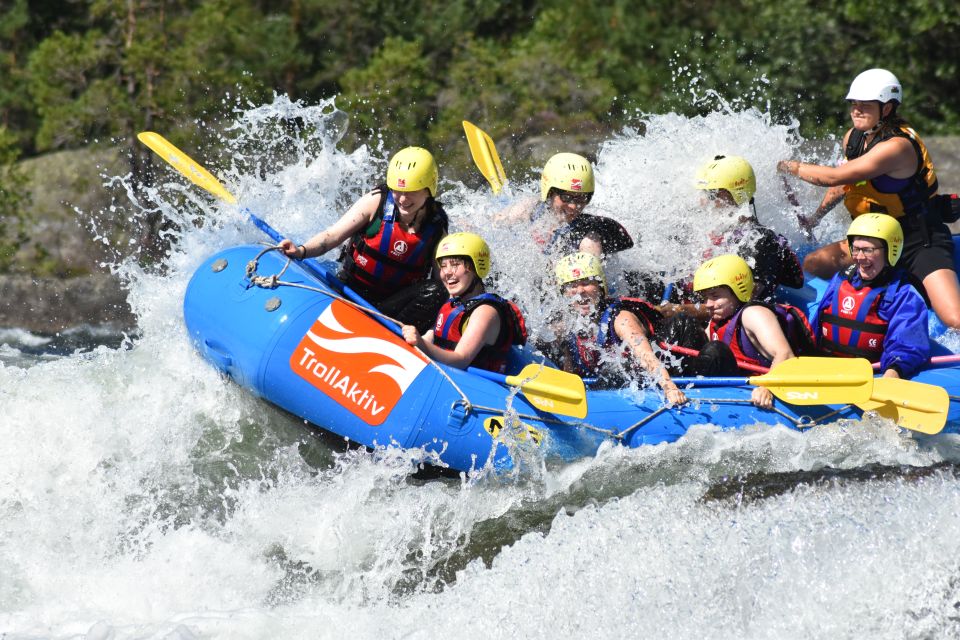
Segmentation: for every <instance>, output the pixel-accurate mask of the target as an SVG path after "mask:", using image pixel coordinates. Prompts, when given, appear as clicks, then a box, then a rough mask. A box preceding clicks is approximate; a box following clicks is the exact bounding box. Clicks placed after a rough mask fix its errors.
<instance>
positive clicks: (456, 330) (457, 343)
mask: <svg viewBox="0 0 960 640" xmlns="http://www.w3.org/2000/svg"><path fill="white" fill-rule="evenodd" d="M436 260H437V266H438V267H439V273H440V279H441V281H442V282H443V286H444V287H446V290H447V293H448V294H449V295H450V298H449V300H447V301H446V303H444V305H443V306H442V307H441V308H440V310H439V311H438V312H437V317H436V321H435V322H434V326H433V329H431V330H429V331H427V332H426V333H425V334H423V335H421V332H420V331H418V330H417V328H416V327H414V326H412V325H405V326H404V327H403V337H404V339H405V340H406V341H407V342H408V343H409V344H411V345H414V346H416V347H419V348H420V349H421V350H422V351H423V352H424V353H426V354H427V355H428V356H430V357H431V358H433V359H434V360H437V361H439V362H443V363H444V364H448V365H450V366H452V367H457V368H459V369H466V368H467V367H469V366H471V365H472V366H475V367H479V368H481V369H487V370H489V371H496V372H498V373H506V368H507V359H508V356H509V353H510V348H511V347H512V346H513V345H515V344H516V345H523V344H524V343H525V342H526V340H527V330H526V327H525V325H524V321H523V315H522V314H521V312H520V309H518V308H517V306H516V305H515V304H513V303H512V302H509V301H508V300H505V299H504V298H501V297H500V296H498V295H496V294H493V293H488V292H487V291H486V290H485V289H484V286H483V278H484V277H486V275H487V274H488V273H489V272H490V248H489V247H488V246H487V243H486V241H484V239H483V238H481V237H480V236H478V235H476V234H474V233H454V234H451V235H449V236H447V237H446V238H444V239H443V241H442V242H441V243H440V246H439V247H437V256H436Z"/></svg>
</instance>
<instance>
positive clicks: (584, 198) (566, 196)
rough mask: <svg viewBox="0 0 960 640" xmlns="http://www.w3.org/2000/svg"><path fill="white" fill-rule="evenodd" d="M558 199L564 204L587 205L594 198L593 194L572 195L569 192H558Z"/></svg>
mask: <svg viewBox="0 0 960 640" xmlns="http://www.w3.org/2000/svg"><path fill="white" fill-rule="evenodd" d="M557 197H558V198H560V202H562V203H564V204H587V203H589V202H590V200H591V199H592V198H593V194H592V193H571V192H569V191H558V192H557Z"/></svg>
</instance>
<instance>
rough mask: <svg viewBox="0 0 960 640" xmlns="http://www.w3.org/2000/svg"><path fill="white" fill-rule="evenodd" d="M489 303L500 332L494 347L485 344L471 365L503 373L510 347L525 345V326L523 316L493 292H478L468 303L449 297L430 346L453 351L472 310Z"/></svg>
mask: <svg viewBox="0 0 960 640" xmlns="http://www.w3.org/2000/svg"><path fill="white" fill-rule="evenodd" d="M484 304H488V305H490V306H492V307H493V308H494V309H496V310H497V313H498V314H499V315H500V333H499V334H498V335H497V341H496V342H495V343H494V344H486V345H483V347H482V348H481V349H480V352H479V353H478V354H477V355H476V357H475V358H474V359H473V362H472V363H471V366H474V367H477V368H479V369H486V370H488V371H496V372H497V373H506V370H507V357H508V356H509V354H510V347H512V346H513V345H518V346H523V345H524V344H526V343H527V325H526V322H525V321H524V319H523V313H522V312H521V311H520V308H519V307H517V305H515V304H514V303H513V302H511V301H509V300H505V299H504V298H501V297H500V296H498V295H496V294H494V293H481V294H480V295H478V296H474V297H472V298H470V299H469V300H466V301H464V300H462V299H461V298H450V299H449V300H447V301H446V302H445V303H444V304H443V306H442V307H440V311H439V312H438V313H437V322H436V325H435V326H434V328H433V344H435V345H437V346H438V347H440V348H441V349H445V350H446V351H453V350H454V349H456V346H457V343H458V342H460V338H462V337H463V330H464V328H465V327H466V325H467V320H468V318H469V317H470V314H471V313H473V310H474V309H476V308H477V307H479V306H480V305H484Z"/></svg>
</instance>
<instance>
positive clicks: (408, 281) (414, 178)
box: [280, 147, 447, 331]
mask: <svg viewBox="0 0 960 640" xmlns="http://www.w3.org/2000/svg"><path fill="white" fill-rule="evenodd" d="M438 179H439V174H438V171H437V163H436V161H435V160H434V159H433V155H432V154H431V153H430V152H429V151H427V150H426V149H422V148H420V147H407V148H405V149H401V150H400V151H399V152H397V154H396V155H394V156H393V158H392V159H391V160H390V164H389V165H388V167H387V182H386V184H382V185H380V186H378V187H376V188H375V189H374V190H373V191H371V192H370V193H368V194H366V195H365V196H363V197H362V198H360V199H359V200H358V201H357V202H356V203H354V205H353V206H352V207H350V209H348V210H347V212H346V213H345V214H344V215H343V217H341V218H340V219H339V220H338V221H337V222H335V223H334V224H333V225H331V226H330V227H329V228H328V229H326V230H325V231H322V232H320V233H318V234H317V235H315V236H313V237H312V238H310V239H309V240H307V241H306V242H304V243H303V244H301V245H299V246H297V245H296V244H294V243H293V241H292V240H290V239H287V238H285V239H283V240H282V241H281V242H280V249H281V250H282V251H283V253H284V254H285V255H287V256H290V257H292V258H297V259H300V260H302V259H304V258H309V257H312V256H321V255H323V254H325V253H326V252H327V251H330V250H331V249H333V248H335V247H338V246H340V245H341V244H342V243H343V242H344V241H346V240H347V239H350V242H349V244H347V245H346V246H345V247H344V250H343V252H342V254H341V257H340V263H341V268H340V272H339V273H338V274H337V275H338V276H339V277H340V279H341V280H343V282H344V283H345V284H347V285H348V286H349V287H350V288H352V289H354V290H355V291H356V292H357V293H359V294H360V295H361V296H363V297H364V298H365V299H366V300H367V301H368V302H370V303H371V304H373V306H375V307H376V308H377V309H378V310H379V311H381V312H383V313H384V314H386V315H388V316H392V317H394V318H396V319H397V320H399V321H400V322H403V323H410V324H414V325H416V326H417V327H419V328H420V329H421V330H424V331H425V330H426V329H427V328H429V327H430V324H431V323H432V322H433V319H434V317H435V316H436V313H437V309H439V308H440V306H441V305H442V304H443V301H444V300H445V299H446V296H445V295H444V291H443V287H441V286H440V283H438V282H437V281H436V279H431V278H430V276H431V271H432V268H433V263H432V261H431V259H430V257H431V256H432V255H433V254H434V252H435V251H436V247H437V245H438V243H439V242H440V239H441V238H443V237H444V236H445V235H447V214H446V212H445V211H444V209H443V206H442V205H441V204H440V203H439V202H438V201H437V200H436V196H437V183H438Z"/></svg>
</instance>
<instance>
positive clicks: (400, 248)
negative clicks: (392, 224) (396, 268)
mask: <svg viewBox="0 0 960 640" xmlns="http://www.w3.org/2000/svg"><path fill="white" fill-rule="evenodd" d="M409 248H410V247H409V245H407V243H406V242H404V241H403V240H397V241H396V242H394V243H393V253H395V254H396V255H398V256H402V255H403V254H405V253H406V252H407V249H409Z"/></svg>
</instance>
